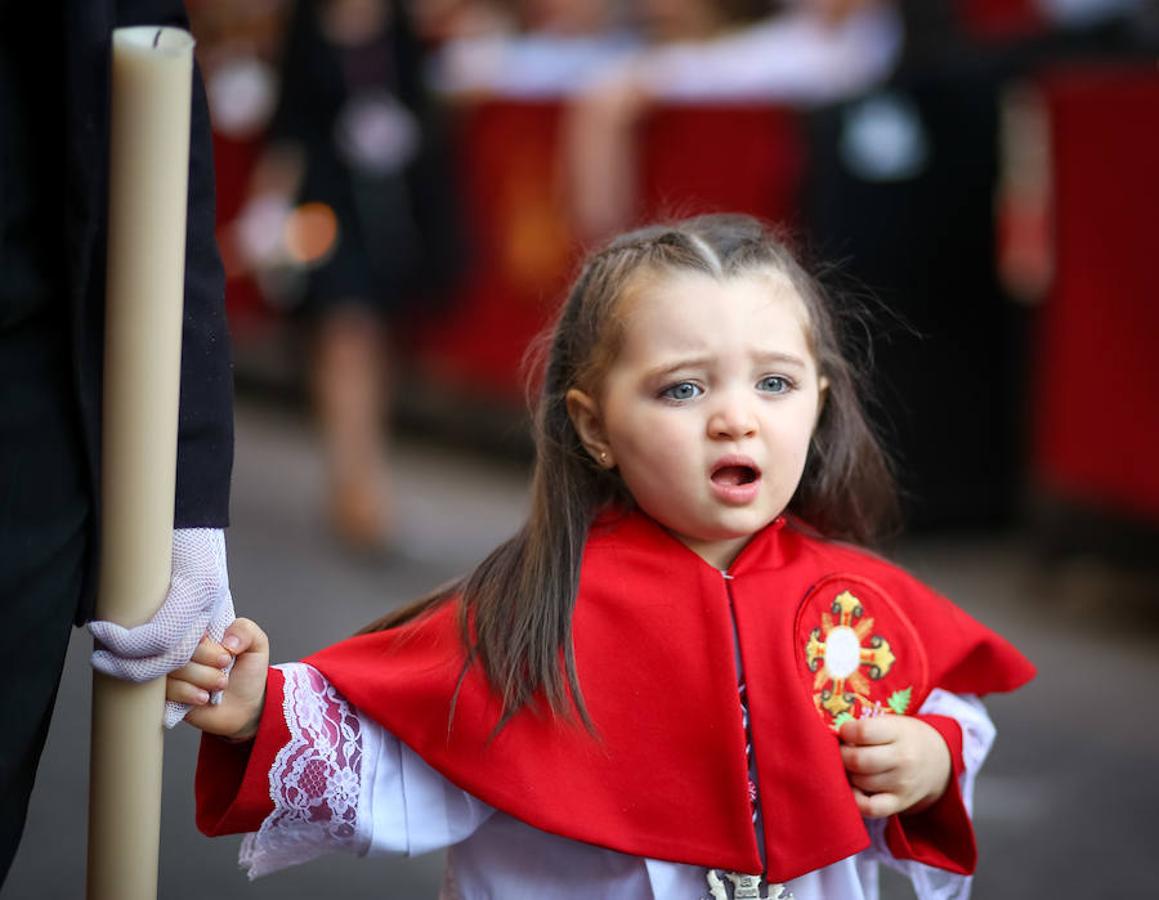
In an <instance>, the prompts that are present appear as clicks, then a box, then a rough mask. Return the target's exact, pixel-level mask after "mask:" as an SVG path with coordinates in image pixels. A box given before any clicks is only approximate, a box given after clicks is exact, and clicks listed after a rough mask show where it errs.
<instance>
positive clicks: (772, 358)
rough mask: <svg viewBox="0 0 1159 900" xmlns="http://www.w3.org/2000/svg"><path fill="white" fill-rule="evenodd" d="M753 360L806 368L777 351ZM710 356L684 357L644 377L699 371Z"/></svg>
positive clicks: (790, 355) (759, 354)
mask: <svg viewBox="0 0 1159 900" xmlns="http://www.w3.org/2000/svg"><path fill="white" fill-rule="evenodd" d="M753 360H754V361H755V362H756V363H757V364H758V365H760V366H771V365H779V366H789V367H791V368H795V369H805V368H807V366H806V364H805V360H803V359H802V358H801V357H800V356H797V355H796V354H795V353H785V352H782V351H779V350H765V351H757V352H755V353H753ZM712 361H713V360H712V357H711V356H707V355H706V356H685V357H680V358H679V359H676V360H673V361H672V362H668V363H662V364H661V365H659V366H656V367H655V368H653V369H649V370H648V371H647V372H646V373H645V375H644V377H645V379H646V380H648V381H654V380H657V379H662V378H666V377H667V376H669V375H672V374H673V373H675V372H680V371H685V370H688V369H700V368H704V367H706V366H710V365H711V364H712Z"/></svg>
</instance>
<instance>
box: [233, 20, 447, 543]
mask: <svg viewBox="0 0 1159 900" xmlns="http://www.w3.org/2000/svg"><path fill="white" fill-rule="evenodd" d="M423 66H424V50H423V47H422V45H421V44H420V42H419V41H418V39H417V38H416V35H415V33H414V30H413V28H412V25H411V22H410V18H409V15H408V9H407V7H406V5H405V4H403V3H400V2H394V0H295V2H294V3H293V6H292V9H291V10H290V13H289V25H288V30H287V33H286V36H285V39H284V43H283V47H282V52H281V59H280V78H279V81H280V87H279V101H278V107H277V110H276V112H275V113H274V117H273V121H272V123H271V126H270V129H269V138H268V144H267V147H266V151H265V153H264V155H263V158H262V159H261V160H260V161H259V162H258V164H257V165H256V167H255V169H254V173H253V177H252V181H251V187H250V194H251V197H250V200H249V201H248V203H247V205H246V208H245V209H244V210H243V212H242V213H241V216H240V217H239V221H240V227H241V229H242V233H243V235H248V236H249V242H250V246H251V251H252V252H253V255H254V256H255V257H256V258H258V259H259V263H258V264H259V266H260V265H261V262H260V259H261V257H262V254H263V253H268V254H271V255H273V256H275V257H278V258H279V259H280V261H281V262H282V263H283V264H285V263H287V262H288V264H289V266H290V267H291V268H293V269H295V271H296V272H297V273H298V274H299V275H301V278H300V282H299V283H298V284H299V289H298V291H297V293H296V294H294V293H291V294H289V295H288V296H285V297H283V298H281V301H282V302H283V303H286V304H287V305H288V306H289V307H290V310H291V314H292V315H293V316H294V317H295V319H296V320H297V321H299V322H300V323H301V324H302V325H304V327H305V330H306V333H307V334H308V336H309V338H310V340H311V344H312V346H311V348H310V352H309V369H310V388H311V393H312V398H313V404H314V409H315V412H316V416H317V420H318V422H319V424H320V426H321V433H322V440H323V445H324V453H325V458H326V464H327V469H328V483H329V501H328V503H329V518H330V522H331V525H332V527H333V529H334V532H335V534H336V535H337V537H338V538H339V539H340V540H341V541H342V542H343V543H344V544H345V545H346V546H348V547H350V548H351V549H355V550H358V551H367V552H371V553H374V552H378V551H381V550H383V549H385V548H386V546H387V543H388V541H389V536H390V532H391V528H392V523H391V512H390V487H389V473H388V470H387V467H386V462H387V453H388V443H389V441H388V439H387V419H388V416H387V405H388V404H387V398H388V394H389V390H388V380H389V374H388V363H389V362H390V358H391V356H392V354H391V353H390V351H389V350H388V346H389V339H390V335H389V332H388V327H387V326H388V322H389V320H390V319H391V318H392V317H397V316H401V315H405V314H406V313H407V312H408V311H413V310H415V309H417V308H418V307H419V306H420V305H421V304H429V303H431V302H434V301H435V300H436V299H438V298H439V297H440V296H441V294H442V292H443V291H444V290H445V289H446V288H447V287H448V286H449V284H450V282H451V280H452V279H453V276H454V274H455V272H456V270H457V266H458V258H459V249H458V248H459V237H458V235H459V229H458V223H457V213H456V206H455V203H454V187H453V181H454V179H453V178H452V177H451V176H452V171H451V166H450V163H449V160H448V158H447V153H448V147H447V144H446V141H445V138H444V135H443V131H442V123H441V121H440V118H439V111H438V109H437V108H436V106H435V104H434V102H433V101H432V98H431V97H430V95H429V93H428V91H427V90H426V88H425V86H424V84H423ZM283 234H286V235H288V236H289V238H290V244H289V246H283V245H282V244H280V243H279V242H278V239H279V238H280V236H281V235H283ZM271 236H272V237H274V238H275V242H274V243H275V244H277V245H276V246H274V245H271V243H270V238H271ZM287 257H288V260H287Z"/></svg>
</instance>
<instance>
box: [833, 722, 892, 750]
mask: <svg viewBox="0 0 1159 900" xmlns="http://www.w3.org/2000/svg"><path fill="white" fill-rule="evenodd" d="M899 718H900V717H898V716H874V717H872V718H869V719H853V720H852V721H850V722H846V723H845V724H844V725H842V726H841V732H840V734H841V740H842V742H843V743H846V744H853V745H856V746H866V745H869V744H889V743H892V742H893V741H896V740H897V736H898V724H897V720H898V719H899Z"/></svg>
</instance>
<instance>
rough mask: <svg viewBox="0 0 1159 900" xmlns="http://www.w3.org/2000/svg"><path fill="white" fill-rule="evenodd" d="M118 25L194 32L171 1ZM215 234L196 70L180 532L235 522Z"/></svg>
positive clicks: (228, 367) (128, 13) (228, 372)
mask: <svg viewBox="0 0 1159 900" xmlns="http://www.w3.org/2000/svg"><path fill="white" fill-rule="evenodd" d="M117 20H118V21H117V24H118V25H119V26H120V25H138V24H142V25H156V24H171V25H176V26H179V27H181V28H186V29H188V28H189V22H188V18H187V16H186V13H185V9H184V7H183V4H181V3H179V2H172V0H164V2H161V0H134V2H130V3H120V4H119V5H118V9H117ZM215 227H216V213H215V196H214V174H213V142H212V133H211V131H210V124H209V107H208V104H207V102H206V97H205V89H204V86H203V84H202V82H201V77H200V74H199V72H198V71H197V70H196V68H195V70H194V73H193V119H192V123H191V143H190V153H189V216H188V222H187V232H186V242H185V321H184V324H183V327H182V343H181V402H180V414H179V420H178V432H177V503H176V509H175V512H174V525H175V526H176V527H178V528H197V527H206V528H208V527H213V528H222V527H225V526H226V525H227V524H228V523H229V480H230V473H231V471H232V469H233V370H232V364H231V356H230V343H229V334H228V330H227V324H226V318H225V273H224V270H223V268H222V264H221V257H220V255H219V253H218V249H217V241H216V238H215V233H214V232H215Z"/></svg>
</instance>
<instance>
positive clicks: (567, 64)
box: [430, 0, 639, 99]
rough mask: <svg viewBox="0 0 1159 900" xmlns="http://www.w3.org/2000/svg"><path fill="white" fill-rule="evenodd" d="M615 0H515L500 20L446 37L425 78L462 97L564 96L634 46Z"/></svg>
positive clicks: (453, 94) (636, 40)
mask: <svg viewBox="0 0 1159 900" xmlns="http://www.w3.org/2000/svg"><path fill="white" fill-rule="evenodd" d="M619 6H620V4H617V3H615V2H614V0H513V2H511V3H510V4H509V10H510V17H509V19H508V20H507V25H506V27H503V28H496V29H493V30H491V31H489V32H486V33H472V34H467V35H463V36H459V37H456V38H455V39H453V40H450V41H447V42H445V43H444V44H443V45H442V46H441V47H440V48H439V51H438V53H437V54H436V55H435V57H434V58H433V60H432V66H431V72H430V82H431V85H432V86H433V87H434V88H435V89H436V90H438V91H440V92H441V93H444V94H447V95H451V96H454V97H456V98H461V99H470V98H473V97H487V96H499V97H507V98H524V99H532V98H550V97H567V96H570V95H571V94H573V93H574V92H576V91H579V90H582V89H584V88H586V87H587V86H588V85H589V84H590V82H591V80H592V78H593V77H597V76H598V75H600V74H601V73H602V72H603V71H604V70H605V69H606V68H607V67H608V66H612V65H615V64H617V63H619V62H622V61H623V60H624V59H625V57H626V56H627V54H629V53H630V52H632V51H633V50H635V49H636V48H637V47H638V46H639V39H638V37H637V35H636V34H635V33H634V32H633V31H631V30H630V29H628V28H627V27H625V25H624V23H623V21H622V20H623V18H624V17H623V16H622V15H617V9H618V7H619Z"/></svg>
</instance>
